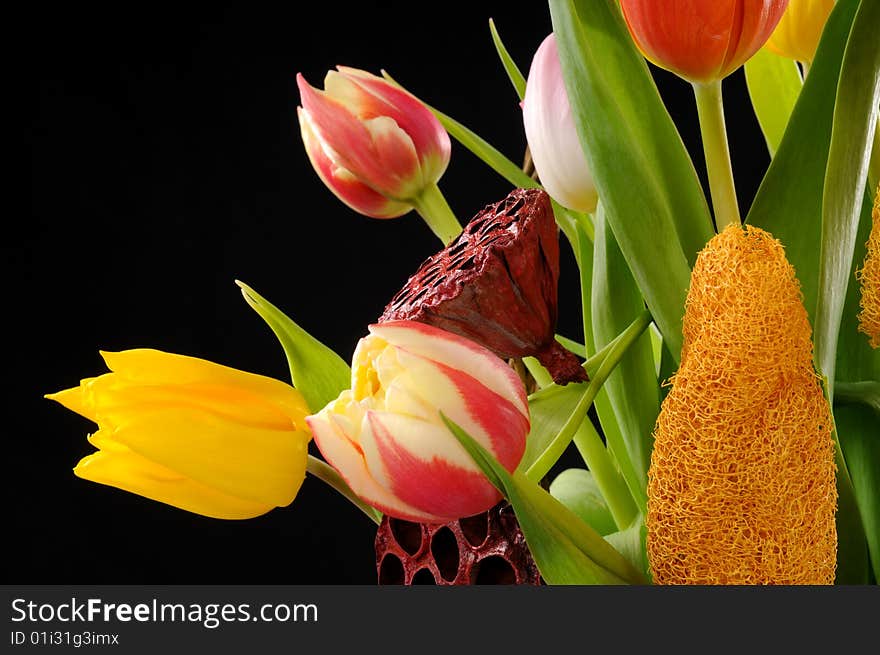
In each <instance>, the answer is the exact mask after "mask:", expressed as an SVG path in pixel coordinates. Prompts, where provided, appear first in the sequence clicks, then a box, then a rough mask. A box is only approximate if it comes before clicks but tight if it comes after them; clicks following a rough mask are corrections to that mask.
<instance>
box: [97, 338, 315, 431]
mask: <svg viewBox="0 0 880 655" xmlns="http://www.w3.org/2000/svg"><path fill="white" fill-rule="evenodd" d="M101 356H102V357H103V358H104V361H105V362H106V363H107V367H108V368H109V369H110V370H111V371H113V372H114V373H116V374H117V376H118V379H119V380H121V381H130V382H134V383H138V384H143V385H153V384H156V385H162V384H167V385H181V384H198V383H207V384H209V385H212V386H213V385H216V386H221V385H228V386H230V387H233V388H236V389H241V390H245V391H248V392H251V393H253V394H254V395H256V396H260V397H262V398H265V399H266V400H268V401H271V402H273V403H276V404H277V405H278V406H279V407H280V408H282V410H283V411H284V413H285V414H287V415H288V416H290V417H294V418H295V420H301V418H304V417H305V416H306V415H307V414H308V413H309V410H308V407H307V406H306V402H305V400H304V399H303V397H302V394H301V393H299V392H298V391H297V390H296V389H294V388H293V387H291V386H290V385H289V384H286V383H284V382H281V381H280V380H276V379H274V378H270V377H266V376H264V375H257V374H255V373H247V372H245V371H239V370H238V369H234V368H230V367H228V366H223V365H222V364H216V363H214V362H210V361H208V360H205V359H199V358H197V357H188V356H186V355H177V354H174V353H167V352H163V351H161V350H153V349H150V348H136V349H132V350H124V351H121V352H106V351H102V352H101Z"/></svg>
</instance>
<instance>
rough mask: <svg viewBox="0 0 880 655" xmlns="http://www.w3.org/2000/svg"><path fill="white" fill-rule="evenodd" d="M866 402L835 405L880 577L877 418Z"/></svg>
mask: <svg viewBox="0 0 880 655" xmlns="http://www.w3.org/2000/svg"><path fill="white" fill-rule="evenodd" d="M878 416H880V415H878V414H877V413H876V412H874V411H872V410H871V409H870V408H869V407H867V406H865V405H861V406H859V405H851V406H846V407H836V408H835V410H834V418H835V421H836V423H837V431H838V438H839V439H840V443H841V446H842V447H843V453H844V455H845V457H846V461H847V465H848V466H849V471H850V475H851V476H852V481H853V491H854V493H855V500H856V503H857V504H858V508H859V514H860V516H861V518H862V524H863V525H864V527H865V535H866V537H867V540H868V551H869V553H870V558H871V566H872V568H873V571H874V580H875V581H880V418H878Z"/></svg>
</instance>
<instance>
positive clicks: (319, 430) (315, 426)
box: [307, 410, 443, 523]
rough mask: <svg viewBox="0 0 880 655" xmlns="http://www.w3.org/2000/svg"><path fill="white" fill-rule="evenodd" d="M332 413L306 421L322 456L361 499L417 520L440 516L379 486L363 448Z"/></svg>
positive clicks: (422, 521) (434, 521)
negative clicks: (411, 503)
mask: <svg viewBox="0 0 880 655" xmlns="http://www.w3.org/2000/svg"><path fill="white" fill-rule="evenodd" d="M332 416H333V415H329V416H328V412H327V411H326V410H325V411H322V412H320V413H318V414H315V415H314V416H309V417H308V419H307V421H308V424H309V427H310V428H311V430H312V434H313V435H314V437H315V444H316V445H317V446H318V449H319V450H320V451H321V454H322V455H323V456H324V458H325V459H326V460H327V461H328V462H329V463H330V464H331V465H332V466H333V468H335V469H336V470H337V471H338V472H339V474H340V475H341V476H342V477H343V479H345V482H346V484H348V486H349V487H351V489H352V491H354V492H355V493H356V494H357V495H358V496H359V497H360V498H361V499H363V500H364V501H365V502H367V503H369V504H370V505H372V506H373V507H375V508H377V509H378V510H380V511H381V512H383V513H385V514H388V515H390V516H395V517H397V518H401V519H404V520H407V521H414V522H416V523H438V522H442V521H443V519H442V517H438V516H434V515H432V514H428V513H426V512H422V511H419V510H418V509H416V508H415V507H412V506H410V505H407V504H406V503H405V502H403V501H402V500H400V499H399V498H397V497H395V496H394V495H393V494H392V493H391V492H390V491H388V489H386V488H384V487H383V486H381V485H380V484H379V483H378V482H376V480H375V479H374V478H373V476H372V474H371V473H370V471H369V470H368V469H367V464H366V460H365V459H364V455H363V452H362V451H361V450H360V448H359V447H358V446H356V445H355V444H354V443H353V442H352V440H351V439H349V438H348V436H347V435H346V434H345V433H344V432H343V431H342V430H341V428H340V426H339V424H337V423H336V422H334V421H333V420H332Z"/></svg>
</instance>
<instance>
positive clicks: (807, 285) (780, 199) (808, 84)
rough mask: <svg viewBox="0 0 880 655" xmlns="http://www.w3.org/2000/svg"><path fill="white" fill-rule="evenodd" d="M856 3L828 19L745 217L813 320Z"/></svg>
mask: <svg viewBox="0 0 880 655" xmlns="http://www.w3.org/2000/svg"><path fill="white" fill-rule="evenodd" d="M858 4H859V3H858V0H839V1H838V2H837V3H836V5H835V7H834V10H833V11H832V12H831V15H830V16H829V17H828V22H827V23H826V24H825V30H824V31H823V33H822V39H821V40H820V42H819V47H818V49H817V51H816V57H815V59H814V60H813V65H812V66H811V67H810V74H809V75H807V79H806V81H805V83H804V86H803V89H801V93H800V96H799V97H798V101H797V104H796V105H795V107H794V111H793V112H792V114H791V118H790V119H789V122H788V127H787V128H786V131H785V134H784V135H783V137H782V142H781V143H780V144H779V149H778V150H777V152H776V155H775V156H774V157H773V161H771V162H770V167H769V168H768V169H767V173H766V175H765V176H764V179H763V181H762V182H761V186H760V187H759V189H758V192H757V195H756V196H755V200H754V202H753V203H752V207H751V210H750V211H749V214H748V217H747V222H748V223H750V224H752V225H755V226H758V227H761V228H763V229H765V230H767V231H768V232H770V233H771V234H773V236H774V237H776V238H777V239H779V240H780V241H781V242H782V244H783V245H784V246H785V254H786V257H787V258H788V261H789V262H790V263H791V264H792V266H794V269H795V271H796V273H797V277H798V280H799V281H800V283H801V290H802V291H803V294H804V306H805V307H806V309H807V313H808V314H809V315H810V318H811V320H812V319H813V317H814V316H815V312H816V297H817V290H818V280H819V256H820V248H821V246H820V237H821V234H822V189H823V187H824V184H825V171H826V166H827V163H828V148H829V145H830V143H831V124H832V119H833V117H834V99H835V96H836V93H837V80H838V77H839V75H840V65H841V61H842V60H843V51H844V47H845V45H846V40H847V37H848V36H849V31H850V26H851V24H852V20H853V16H855V12H856V9H857V8H858Z"/></svg>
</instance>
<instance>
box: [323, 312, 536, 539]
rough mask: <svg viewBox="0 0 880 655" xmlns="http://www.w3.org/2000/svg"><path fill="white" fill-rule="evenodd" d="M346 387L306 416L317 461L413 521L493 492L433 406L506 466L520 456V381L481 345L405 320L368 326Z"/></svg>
mask: <svg viewBox="0 0 880 655" xmlns="http://www.w3.org/2000/svg"><path fill="white" fill-rule="evenodd" d="M369 331H370V334H369V336H367V337H364V338H363V339H361V340H360V342H359V343H358V345H357V348H356V349H355V354H354V358H353V362H352V387H351V389H350V390H348V391H344V392H343V393H342V394H340V396H339V398H337V399H336V400H335V401H333V402H331V403H330V404H328V405H327V406H326V407H325V408H324V409H322V410H321V411H320V412H318V413H317V414H315V415H312V416H309V417H308V418H307V419H306V421H307V422H308V424H309V427H311V429H312V434H313V436H314V438H315V443H316V444H317V445H318V448H319V449H320V450H321V453H322V454H323V455H324V457H325V458H326V460H327V461H328V462H329V463H330V464H331V465H332V466H333V467H334V468H336V470H337V471H339V473H340V474H341V475H342V477H343V478H345V480H346V482H347V483H348V484H349V486H350V487H351V488H352V489H353V490H354V492H355V493H356V494H357V495H358V496H360V497H361V498H362V499H363V500H364V501H366V502H367V503H369V504H370V505H373V506H374V507H376V508H377V509H380V510H381V511H382V512H385V513H386V514H389V515H390V516H395V517H398V518H402V519H407V520H411V521H418V522H423V523H446V522H448V521H451V520H454V519H457V518H462V517H465V516H472V515H474V514H478V513H480V512H483V511H485V510H487V509H489V508H490V507H492V506H493V505H494V504H495V503H496V502H498V500H499V499H500V497H501V496H500V495H499V493H498V491H497V490H496V489H495V488H494V487H493V486H492V485H491V484H490V483H489V481H488V480H487V479H486V477H485V476H484V475H483V473H482V472H481V471H480V469H479V468H478V467H477V465H476V464H475V463H474V462H473V460H472V459H471V457H470V456H469V455H468V454H467V451H465V449H464V448H463V447H462V446H461V444H460V443H459V442H458V440H457V439H456V438H455V436H454V435H453V434H452V433H451V432H450V431H449V429H448V428H447V427H446V425H445V424H444V423H443V421H442V419H441V417H440V413H441V412H442V413H443V414H445V415H446V416H447V417H448V418H450V419H451V420H452V421H454V422H455V423H457V424H458V425H460V426H461V427H462V428H464V429H465V430H466V431H467V432H468V433H469V434H470V435H471V436H472V437H473V438H474V439H476V440H477V441H478V442H479V443H480V444H481V445H482V446H483V447H484V448H486V449H487V450H488V451H489V452H490V453H492V454H493V455H494V457H495V458H496V459H497V460H498V461H499V462H500V463H501V464H502V465H503V466H504V467H505V468H506V469H507V470H508V471H513V470H514V469H515V468H516V466H517V465H518V464H519V462H520V460H521V459H522V455H523V452H524V450H525V443H526V435H527V434H528V432H529V410H528V402H527V400H526V394H525V389H524V387H523V384H522V382H521V381H520V379H519V378H518V377H517V376H516V374H515V373H514V372H513V370H512V369H511V368H510V367H509V366H507V364H506V363H505V362H504V361H503V360H502V359H500V358H499V357H498V356H496V355H494V354H493V353H492V352H490V351H489V350H486V349H485V348H483V347H482V346H480V345H478V344H476V343H474V342H473V341H470V340H469V339H465V338H463V337H459V336H457V335H454V334H452V333H450V332H446V331H445V330H440V329H438V328H435V327H432V326H430V325H425V324H423V323H417V322H414V321H389V322H387V323H381V324H378V325H371V326H370V327H369Z"/></svg>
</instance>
